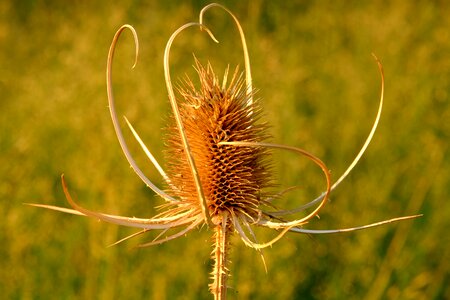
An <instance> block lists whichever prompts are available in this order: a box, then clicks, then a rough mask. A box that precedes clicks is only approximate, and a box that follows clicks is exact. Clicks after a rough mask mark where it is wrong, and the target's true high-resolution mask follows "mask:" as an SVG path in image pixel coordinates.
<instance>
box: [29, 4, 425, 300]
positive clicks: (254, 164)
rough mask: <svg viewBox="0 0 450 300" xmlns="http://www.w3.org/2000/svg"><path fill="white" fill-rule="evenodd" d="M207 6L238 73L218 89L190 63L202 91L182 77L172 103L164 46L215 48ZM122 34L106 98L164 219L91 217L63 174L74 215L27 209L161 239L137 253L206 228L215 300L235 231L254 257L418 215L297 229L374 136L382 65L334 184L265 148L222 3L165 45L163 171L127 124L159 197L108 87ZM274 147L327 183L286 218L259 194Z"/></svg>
mask: <svg viewBox="0 0 450 300" xmlns="http://www.w3.org/2000/svg"><path fill="white" fill-rule="evenodd" d="M212 7H220V8H222V9H223V10H225V11H226V12H227V13H228V14H229V15H230V16H231V17H232V18H233V20H234V22H235V24H236V27H237V29H238V31H239V34H240V37H241V43H242V48H243V53H244V61H245V75H241V74H240V72H239V70H238V68H236V70H235V71H234V72H233V74H232V76H229V72H228V69H227V70H226V72H225V75H224V77H223V80H222V81H220V80H219V79H218V77H217V76H216V75H215V74H214V71H213V68H212V66H211V65H210V64H208V65H207V66H203V65H202V64H201V63H200V62H199V61H198V60H197V59H195V68H196V71H197V73H198V77H199V82H200V86H199V88H196V87H195V85H194V84H193V83H192V81H191V80H190V79H189V78H186V79H185V80H184V82H183V83H182V84H181V85H180V86H179V87H178V98H177V97H176V96H175V92H174V89H173V87H172V83H171V76H170V72H169V57H170V48H171V45H172V43H173V41H174V39H175V38H176V37H177V35H178V34H180V33H181V32H182V31H183V30H184V29H186V28H188V27H193V26H197V27H199V28H200V29H201V30H204V31H205V32H206V33H208V35H209V36H210V37H211V38H212V39H213V40H214V41H216V42H217V40H216V38H215V37H214V35H213V34H212V32H211V31H210V30H209V29H208V27H207V26H206V25H205V24H204V22H203V15H204V14H205V12H206V11H207V10H208V9H210V8H212ZM125 29H129V30H130V31H131V33H132V34H133V37H134V40H135V44H136V59H137V56H138V48H139V47H138V39H137V34H136V32H135V30H134V28H133V27H131V26H130V25H123V26H122V27H121V28H120V29H119V30H118V31H117V32H116V34H115V36H114V39H113V42H112V44H111V47H110V51H109V55H108V63H107V92H108V100H109V108H110V113H111V118H112V121H113V124H114V129H115V132H116V135H117V137H118V140H119V143H120V145H121V147H122V150H123V152H124V154H125V156H126V158H127V160H128V162H129V163H130V164H131V166H132V168H133V170H134V171H135V172H136V173H137V175H138V176H139V177H140V178H141V179H142V181H143V182H144V183H145V184H146V185H147V186H148V187H150V188H151V189H152V190H153V191H154V192H155V193H156V194H157V195H159V196H160V197H162V198H163V199H164V200H165V201H166V202H167V203H166V204H165V205H164V206H163V207H162V209H163V211H162V212H161V213H159V214H158V215H156V216H154V217H152V218H149V219H140V218H134V217H133V218H130V217H123V216H116V215H109V214H104V213H98V212H94V211H91V210H88V209H86V208H83V207H81V206H80V205H78V204H77V203H76V202H74V200H73V199H72V197H71V195H70V193H69V191H68V188H67V185H66V182H65V180H64V176H62V185H63V189H64V193H65V195H66V198H67V200H68V202H69V203H70V205H71V206H72V208H73V209H67V208H62V207H55V206H50V205H41V204H33V205H34V206H39V207H44V208H48V209H53V210H57V211H62V212H66V213H71V214H77V215H84V216H89V217H93V218H97V219H100V220H103V221H106V222H110V223H114V224H119V225H124V226H131V227H136V228H140V229H141V231H139V232H137V233H136V234H133V235H131V236H129V237H126V238H125V239H128V238H130V237H133V236H135V235H137V234H141V233H144V232H146V231H149V230H160V231H162V232H161V234H159V235H158V236H157V238H156V239H154V240H153V241H151V242H149V243H146V244H142V245H140V246H142V247H144V246H149V245H155V244H160V243H163V242H166V241H169V240H172V239H174V238H177V237H179V236H182V235H184V234H186V233H187V232H189V231H191V230H193V229H194V228H197V227H199V226H200V225H203V224H206V225H207V226H208V227H210V228H211V229H212V230H213V232H214V234H213V236H214V250H213V260H214V262H215V264H214V268H213V271H212V273H211V274H212V283H211V284H210V291H211V293H212V294H213V295H214V297H215V298H216V299H224V298H225V297H226V287H227V286H226V280H227V277H228V268H227V264H228V251H229V249H228V247H229V237H230V236H231V235H232V234H234V233H237V234H238V235H239V236H240V238H241V239H242V241H243V242H244V243H245V244H246V245H247V246H250V247H252V248H255V249H257V250H258V251H260V249H262V248H264V247H267V246H270V245H272V244H273V243H275V242H276V241H277V240H279V239H280V238H281V237H282V236H283V235H284V234H286V233H287V232H289V231H290V232H298V233H308V234H320V233H336V232H346V231H354V230H359V229H364V228H369V227H373V226H378V225H382V224H386V223H390V222H394V221H399V220H405V219H410V218H415V217H417V216H408V217H401V218H394V219H390V220H386V221H382V222H378V223H373V224H369V225H365V226H360V227H353V228H346V229H333V230H309V229H305V228H303V227H302V225H304V224H306V223H307V222H308V221H309V220H310V219H312V218H313V217H315V216H317V214H318V213H319V211H320V210H321V209H322V208H323V207H324V205H325V204H326V202H327V199H328V196H329V194H330V192H331V191H332V190H333V189H335V188H336V187H337V186H338V185H339V184H340V183H341V182H342V180H343V179H344V178H345V177H346V176H347V175H348V174H349V173H350V171H351V170H352V169H353V167H354V166H355V165H356V163H357V162H358V161H359V159H360V158H361V156H362V155H363V153H364V151H365V150H366V148H367V146H368V145H369V143H370V141H371V139H372V137H373V135H374V133H375V130H376V127H377V125H378V121H379V119H380V116H381V110H382V105H383V93H384V78H383V71H382V67H381V64H380V62H379V61H378V59H376V57H375V59H376V61H377V63H378V66H379V70H380V74H381V82H382V85H381V96H380V103H379V109H378V113H377V116H376V118H375V122H374V124H373V127H372V130H371V131H370V133H369V136H368V137H367V140H366V141H365V143H364V145H363V147H362V149H361V150H360V151H359V153H358V155H357V156H356V157H355V159H354V160H353V162H352V163H351V164H350V166H349V167H348V168H347V170H346V171H345V172H344V174H343V175H342V176H341V177H340V178H339V179H338V180H337V181H336V182H335V183H334V184H332V183H331V178H330V173H329V171H328V169H327V167H326V166H325V164H324V163H323V162H322V161H321V160H320V159H318V158H317V157H315V156H314V155H312V154H310V153H308V152H306V151H304V150H302V149H299V148H296V147H290V146H284V145H278V144H271V143H268V142H267V138H268V134H267V131H266V129H267V124H265V123H264V122H262V120H261V109H260V107H259V106H258V101H257V100H255V99H254V90H253V87H252V77H251V70H250V60H249V56H248V51H247V45H246V42H245V36H244V33H243V30H242V28H241V25H240V24H239V21H238V19H237V18H236V17H235V16H234V15H233V14H232V13H231V12H230V11H229V10H228V9H226V8H225V7H223V6H221V5H219V4H210V5H208V6H206V7H205V8H203V9H202V11H201V12H200V21H199V23H188V24H185V25H183V26H181V27H180V28H179V29H178V30H176V31H175V32H174V33H173V34H172V36H171V37H170V39H169V41H168V43H167V46H166V49H165V56H164V70H165V79H166V84H167V89H168V93H169V100H170V103H171V106H172V111H173V115H172V123H171V124H170V125H169V126H168V127H167V151H166V158H167V161H168V172H167V173H166V172H165V171H164V170H163V168H162V167H161V166H160V165H159V164H158V162H157V161H156V159H155V158H154V157H153V155H152V154H151V152H150V151H149V150H148V149H147V147H146V146H145V144H144V143H143V141H142V140H141V138H140V137H139V135H138V134H137V132H136V131H135V129H134V128H133V127H132V126H131V124H130V123H129V122H128V120H127V119H126V118H125V121H126V122H127V124H128V126H129V128H130V130H131V132H132V133H133V135H134V137H135V138H136V140H137V141H138V143H139V144H140V146H141V147H142V149H143V151H144V152H145V153H146V155H147V156H148V158H149V159H150V161H151V162H152V163H153V164H154V166H155V167H156V169H157V170H158V172H159V173H160V174H161V176H162V177H163V179H164V180H165V183H166V188H165V189H164V190H163V189H160V188H158V187H157V186H155V185H154V184H153V183H152V182H151V181H150V180H149V179H148V178H147V177H146V176H145V175H144V172H142V170H141V169H140V168H139V167H138V165H137V164H136V162H135V161H134V159H133V157H132V156H131V154H130V152H129V150H128V146H127V143H126V142H125V139H124V138H123V135H122V131H121V128H120V126H119V121H118V118H117V114H116V111H115V105H114V96H113V92H112V87H111V82H112V80H111V78H112V61H113V57H114V51H115V46H116V43H117V41H118V39H119V36H120V35H121V33H122V32H123V31H124V30H125ZM135 64H136V62H135ZM133 67H134V66H133ZM275 149H277V150H287V151H291V152H294V153H297V154H300V155H302V156H305V157H307V158H308V159H310V160H311V161H312V162H314V163H315V164H316V165H317V166H318V167H320V168H321V170H322V171H323V174H324V177H325V182H326V188H325V191H324V192H323V193H322V194H321V195H320V196H318V197H317V198H316V199H314V200H312V201H311V202H309V203H307V204H305V205H300V206H298V207H297V208H294V209H291V210H275V209H274V205H272V202H273V201H275V200H277V199H278V198H279V197H281V196H282V195H283V194H284V193H285V192H287V191H288V190H285V191H282V192H280V193H279V194H276V195H270V194H268V193H267V192H266V188H267V187H270V186H272V178H271V169H270V158H271V157H270V150H272V151H273V150H275ZM314 206H316V207H315V208H314V209H313V210H312V211H311V212H310V213H308V214H306V215H305V216H304V217H302V218H300V219H295V220H290V221H287V219H286V217H287V216H289V215H293V214H296V213H299V212H302V211H304V210H305V209H307V208H310V207H314ZM253 226H260V227H267V228H270V229H275V230H277V231H279V233H278V235H277V236H276V237H275V238H273V239H272V240H269V241H267V242H264V243H259V242H258V241H257V240H256V237H255V234H254V232H253V229H252V227H253ZM177 228H178V231H175V233H173V231H170V234H167V235H165V234H166V233H168V232H169V230H171V229H177ZM125 239H122V240H120V241H118V242H117V243H119V242H121V241H123V240H125Z"/></svg>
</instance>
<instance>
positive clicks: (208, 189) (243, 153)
mask: <svg viewBox="0 0 450 300" xmlns="http://www.w3.org/2000/svg"><path fill="white" fill-rule="evenodd" d="M196 71H197V73H198V76H199V80H200V88H199V89H197V88H196V87H195V86H194V84H193V83H192V81H191V80H190V79H189V78H186V79H185V80H184V82H183V83H182V84H181V86H180V87H179V88H178V91H179V94H180V95H181V97H182V99H181V101H180V102H179V103H180V104H179V111H180V116H181V119H182V123H183V124H184V130H185V132H186V136H187V139H188V142H189V145H190V147H191V152H192V155H193V158H194V160H195V163H196V166H197V170H198V174H199V176H200V180H201V184H202V188H203V191H204V194H205V197H206V199H207V205H208V209H209V213H210V215H211V217H212V219H213V220H214V218H215V217H217V216H219V215H221V213H222V212H224V211H227V212H229V213H230V214H231V215H235V216H236V215H241V214H245V215H246V216H248V217H250V218H251V219H253V220H256V219H257V218H258V217H259V215H260V209H259V205H260V202H261V193H262V189H264V188H265V187H267V186H268V185H269V184H270V174H269V164H268V162H267V155H268V153H267V150H265V149H263V148H255V147H233V146H229V145H218V143H219V142H225V141H247V142H261V141H263V140H265V139H267V137H268V135H267V133H266V131H267V125H266V124H264V123H260V122H258V121H259V116H260V108H259V107H258V105H257V103H256V102H255V101H252V102H251V103H250V102H249V99H250V95H249V94H248V91H247V86H246V84H245V80H243V78H242V76H239V73H238V68H236V71H235V73H234V75H233V77H232V79H231V81H230V83H229V84H228V85H227V84H226V81H227V72H226V74H225V76H224V79H223V82H222V84H220V82H219V80H218V78H217V77H216V75H215V74H214V72H213V70H212V67H211V65H209V64H208V66H207V67H206V68H205V67H203V66H202V65H201V64H200V63H199V62H198V61H196ZM174 123H175V122H172V124H174ZM167 145H168V150H167V151H166V154H167V156H168V157H167V160H168V162H169V166H168V174H169V176H170V177H171V179H172V184H173V186H175V187H176V188H175V189H174V188H172V189H170V192H171V193H172V194H174V196H177V197H178V198H179V199H181V202H180V203H179V204H180V205H191V206H198V205H199V202H198V195H197V191H196V188H195V183H194V179H193V176H192V172H191V169H190V167H189V164H188V161H187V159H186V154H185V153H184V148H183V144H182V141H181V138H180V135H179V131H178V128H177V127H176V125H172V126H170V127H169V128H168V138H167Z"/></svg>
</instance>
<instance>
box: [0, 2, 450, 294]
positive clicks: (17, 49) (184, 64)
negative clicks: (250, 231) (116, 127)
mask: <svg viewBox="0 0 450 300" xmlns="http://www.w3.org/2000/svg"><path fill="white" fill-rule="evenodd" d="M165 2H167V3H165ZM165 2H164V3H163V1H161V2H157V1H122V3H120V4H112V3H111V2H105V1H104V2H103V3H97V4H95V3H91V2H90V1H75V2H73V3H71V4H70V5H68V4H67V3H64V2H61V3H60V2H57V1H2V2H1V3H0V45H1V51H0V129H1V131H0V132H1V133H0V176H1V178H0V213H1V216H2V220H1V221H0V244H1V245H2V246H1V247H0V282H1V284H0V295H2V298H4V299H143V298H150V299H209V298H210V295H209V292H208V290H207V284H208V282H209V278H208V277H209V275H208V274H209V272H210V261H209V254H210V251H211V245H210V244H211V243H210V242H211V240H210V239H211V237H210V235H211V232H210V231H208V230H206V229H205V228H202V229H201V230H199V231H196V232H194V233H191V234H189V235H188V236H187V237H183V238H179V239H177V240H174V241H171V242H169V243H167V244H164V245H161V246H155V247H151V248H145V249H139V250H138V249H135V248H133V246H134V245H137V244H138V243H139V242H144V241H147V240H149V239H151V238H152V236H151V234H150V235H142V236H140V237H137V238H135V239H134V240H131V241H129V242H127V243H124V244H120V245H117V246H114V247H107V246H108V245H109V244H111V243H113V242H115V241H116V240H118V239H120V238H121V237H124V236H125V235H127V234H131V233H132V232H133V231H131V230H130V229H124V228H119V227H117V226H116V225H110V224H104V223H100V222H96V221H95V220H90V219H86V218H82V217H75V216H70V215H65V214H62V213H57V212H52V211H46V210H41V209H38V208H32V207H28V206H24V205H23V204H22V203H24V202H34V203H45V204H50V205H62V206H67V203H66V202H65V199H64V195H63V193H62V189H61V186H60V182H59V176H60V174H61V173H63V172H64V173H65V174H66V178H67V180H68V184H69V188H70V190H71V191H72V192H73V194H74V195H75V198H76V199H78V201H79V203H81V204H82V205H83V206H85V207H89V208H91V209H94V210H97V211H102V212H108V213H116V214H121V215H128V216H134V215H136V216H140V217H146V216H151V215H153V214H155V213H156V210H155V209H154V206H155V205H158V204H161V203H162V202H161V200H159V199H157V198H156V197H154V195H153V194H152V193H151V192H150V191H148V190H147V189H146V188H145V187H144V185H143V183H142V182H140V181H139V179H138V178H137V177H136V176H135V175H134V173H133V172H132V171H131V169H130V168H129V167H128V165H127V163H126V161H125V159H124V158H123V156H122V154H121V151H120V148H119V145H118V142H117V141H116V139H115V136H114V133H113V128H112V124H111V122H110V120H109V113H108V109H107V100H106V89H105V74H104V73H105V64H106V55H107V51H108V47H109V44H110V42H111V40H112V37H113V35H114V33H115V31H116V29H118V28H119V26H120V25H122V24H124V23H130V24H132V25H134V26H135V28H136V30H137V31H138V34H139V38H140V42H141V49H140V50H141V55H140V59H139V63H138V66H137V67H136V69H134V70H133V71H132V70H130V67H131V64H132V59H133V51H134V48H133V44H132V39H131V37H130V36H129V35H128V34H125V35H124V36H123V38H122V39H121V40H120V41H119V46H118V49H117V55H116V56H117V60H116V61H115V64H114V71H115V77H114V82H115V86H114V87H115V90H116V97H117V102H118V109H119V111H120V112H121V114H125V115H127V117H128V118H129V119H130V120H131V122H132V123H133V125H134V126H135V128H136V129H137V130H138V131H139V133H140V135H141V137H142V138H143V139H144V141H146V143H147V145H148V147H149V148H150V149H152V150H153V152H154V153H155V154H156V156H157V158H158V159H159V160H160V161H161V162H162V163H163V164H164V162H163V156H162V151H163V149H164V145H163V143H162V142H161V140H162V138H163V137H164V132H163V131H162V130H161V128H163V127H164V126H165V125H164V124H165V121H166V119H167V118H166V116H167V112H168V110H169V105H168V101H167V92H166V90H165V84H164V78H163V73H162V56H163V50H164V47H165V42H166V41H167V39H168V37H169V36H170V34H171V33H172V32H173V31H174V30H175V29H176V28H178V27H179V26H180V25H182V24H184V23H186V22H189V21H195V20H196V18H197V15H198V12H199V10H200V8H201V7H202V6H203V5H204V4H207V2H204V1H188V2H185V1H183V2H181V1H175V2H170V3H169V1H165ZM286 2H287V1H286ZM224 4H225V5H226V6H227V7H228V8H230V9H231V10H232V11H233V12H234V13H235V14H236V16H238V18H239V19H240V20H241V22H242V26H243V28H244V30H245V32H246V36H247V38H248V41H247V42H248V46H249V51H250V55H251V57H250V58H251V62H252V68H253V69H252V71H253V77H254V86H255V87H256V88H258V89H259V92H258V96H259V97H260V98H261V99H262V100H261V101H262V106H263V107H264V109H265V111H266V118H267V121H268V122H269V123H270V124H272V128H271V133H272V135H273V141H274V142H279V143H284V144H288V145H295V146H298V147H302V148H304V149H306V150H308V151H311V152H312V153H314V154H316V155H317V156H319V157H320V158H322V159H323V160H324V162H325V163H326V164H327V165H328V167H329V168H330V169H331V170H332V174H333V176H334V178H337V177H338V176H339V175H340V174H341V173H342V172H343V171H344V170H345V168H346V166H347V165H348V164H349V163H350V162H351V160H352V159H353V156H354V155H355V154H356V153H357V152H358V150H359V147H361V145H362V143H363V141H364V139H365V136H366V135H367V134H368V131H369V130H370V126H371V123H372V120H373V118H374V117H375V113H376V107H377V100H378V97H379V86H380V80H379V74H378V73H377V66H376V63H375V62H374V61H373V59H372V57H371V55H370V53H371V52H374V53H375V54H376V55H377V56H378V57H379V58H380V60H381V61H382V63H383V65H384V68H385V74H386V105H385V110H384V114H383V116H382V121H381V124H380V127H379V131H378V133H377V135H376V137H375V139H374V140H373V142H372V145H371V146H370V147H369V149H368V152H367V153H366V155H365V157H364V158H363V160H362V161H361V163H360V164H359V165H358V167H357V168H356V169H355V170H354V171H353V174H352V175H351V176H350V177H349V178H348V179H347V180H346V181H345V182H344V183H343V184H342V185H341V186H340V187H339V188H338V189H337V190H336V191H335V192H334V193H333V196H332V201H331V202H330V203H329V204H328V205H327V207H326V208H325V209H324V210H323V213H322V214H321V219H320V220H313V221H312V222H311V223H310V224H308V227H309V228H317V229H319V228H320V229H326V228H340V227H350V226H356V225H363V224H367V223H371V222H374V221H377V220H383V219H388V218H391V217H396V216H401V215H408V214H416V213H423V214H424V217H422V218H421V219H418V220H413V221H407V222H404V223H398V224H391V225H387V226H383V227H380V228H376V229H370V230H366V231H361V232H357V233H351V234H341V235H330V236H325V235H324V236H314V237H312V238H310V237H308V236H301V235H296V234H288V235H287V236H286V237H285V238H283V239H282V240H281V241H280V242H278V243H277V244H275V245H274V247H273V248H269V249H266V250H265V251H264V255H265V257H266V260H267V263H268V273H267V274H266V273H265V271H264V267H263V265H262V263H261V260H260V257H259V254H258V253H257V252H256V251H254V250H251V249H249V248H247V247H245V246H244V245H243V243H242V242H241V241H240V240H238V239H236V240H235V241H234V242H233V253H232V264H231V270H232V271H231V273H232V277H231V280H230V282H229V285H230V286H231V288H230V289H229V298H230V299H235V298H236V299H300V298H301V299H443V298H450V289H449V283H450V278H449V273H450V264H449V261H450V252H449V250H448V249H449V248H450V247H449V246H450V240H449V238H448V234H445V232H446V229H448V228H449V226H450V221H449V220H450V207H449V205H448V199H449V197H450V190H449V187H450V172H449V170H450V165H449V162H450V155H449V149H448V147H449V140H450V125H449V124H450V122H449V121H448V120H449V119H450V105H449V100H450V57H449V53H450V31H449V28H450V22H449V18H448V15H446V14H448V11H449V8H450V7H449V6H448V3H446V2H444V1H442V2H439V1H428V2H427V1H419V2H411V1H410V2H405V1H390V2H386V1H371V2H368V1H367V2H366V1H345V2H342V1H339V2H335V1H325V2H324V1H320V2H312V1H311V2H309V1H292V2H289V3H284V2H283V3H281V2H275V1H248V2H245V1H228V2H226V3H224ZM206 22H207V23H208V24H210V27H211V28H212V30H213V32H214V33H215V35H216V37H217V38H218V39H219V40H220V42H221V43H220V44H219V45H214V44H213V43H212V42H211V41H210V40H209V39H208V38H207V37H206V36H205V34H204V33H200V32H198V30H192V31H189V32H187V33H183V36H182V37H180V39H178V40H177V41H176V42H175V45H174V52H173V56H172V64H173V69H172V74H173V77H174V78H176V77H178V76H182V75H184V73H188V74H194V73H193V72H192V68H191V65H192V64H193V60H192V52H195V54H196V56H197V57H198V58H199V59H200V60H204V61H205V60H207V59H209V60H210V61H211V62H212V64H213V65H214V66H216V67H215V68H216V72H217V73H218V74H220V73H221V71H220V70H221V69H223V68H224V67H225V66H226V65H227V64H230V65H231V66H233V65H235V64H237V63H240V64H241V65H242V58H241V56H242V52H241V49H240V48H239V47H236V45H238V35H237V33H236V32H235V30H234V27H233V23H232V21H231V20H230V19H229V17H228V16H227V15H226V14H225V13H223V12H221V11H219V10H214V11H211V12H209V13H208V17H207V21H206ZM191 76H192V75H191ZM127 134H128V133H127ZM128 137H129V141H130V144H132V145H133V153H135V154H136V156H137V157H138V161H139V162H140V165H141V166H143V169H145V170H147V174H148V176H149V177H150V178H151V179H152V180H154V181H155V182H157V183H161V179H160V178H159V177H158V176H157V172H156V171H155V170H154V169H153V168H152V167H151V166H150V164H148V163H147V162H146V161H145V160H144V158H143V157H144V156H143V155H142V154H141V152H140V150H139V148H138V146H137V145H136V143H133V142H132V138H131V136H130V135H128ZM274 158H275V162H274V168H275V171H276V173H277V178H279V179H280V182H281V183H282V184H281V186H280V188H282V187H288V186H291V185H295V184H298V185H299V186H300V189H299V190H296V191H294V192H291V193H290V194H289V195H288V196H287V197H286V199H285V200H284V203H285V204H286V205H290V207H294V206H295V204H297V203H306V202H307V201H308V199H311V198H312V197H314V196H316V195H317V194H318V193H320V192H321V191H322V189H323V186H322V183H323V179H322V178H321V177H320V176H321V174H320V171H317V170H316V169H315V168H314V166H312V165H311V164H309V163H306V162H304V161H303V160H301V159H300V160H298V158H296V157H290V156H288V157H283V155H279V154H277V153H275V154H274ZM294 159H295V160H294ZM145 166H149V168H147V167H145ZM259 234H260V236H259V239H260V240H261V241H263V240H265V239H267V238H268V237H269V236H270V234H273V233H267V231H262V232H260V233H259Z"/></svg>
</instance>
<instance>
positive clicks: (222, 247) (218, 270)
mask: <svg viewBox="0 0 450 300" xmlns="http://www.w3.org/2000/svg"><path fill="white" fill-rule="evenodd" d="M230 233H231V231H230V227H229V224H228V213H226V212H224V213H223V214H222V217H221V220H220V222H218V223H217V225H216V226H215V227H214V250H213V252H212V254H213V259H214V267H213V271H212V273H211V275H212V279H213V282H212V283H211V284H210V285H209V289H210V291H211V293H212V294H213V295H214V299H215V300H224V299H226V297H227V285H226V283H227V278H228V273H229V270H228V268H227V264H228V248H229V247H228V246H229V236H230Z"/></svg>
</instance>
